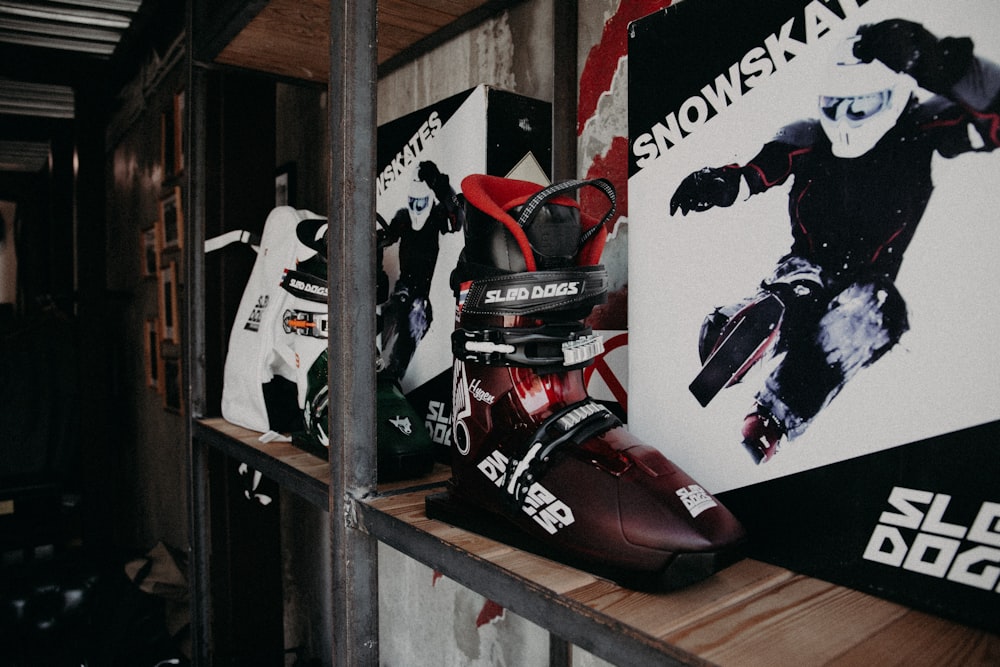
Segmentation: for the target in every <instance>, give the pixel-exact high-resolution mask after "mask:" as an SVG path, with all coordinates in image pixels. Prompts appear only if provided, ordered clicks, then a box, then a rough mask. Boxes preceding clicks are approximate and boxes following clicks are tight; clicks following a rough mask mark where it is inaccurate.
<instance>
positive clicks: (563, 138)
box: [549, 0, 579, 667]
mask: <svg viewBox="0 0 1000 667" xmlns="http://www.w3.org/2000/svg"><path fill="white" fill-rule="evenodd" d="M552 4H553V10H552V11H553V17H552V19H553V30H552V32H553V34H552V49H553V57H552V70H553V71H552V81H553V83H552V87H553V90H552V101H553V103H552V177H553V179H554V180H557V181H558V180H564V179H569V178H577V164H576V161H577V148H576V123H577V118H576V116H577V91H578V89H579V82H578V81H577V76H578V72H577V66H576V58H577V56H576V51H577V44H578V40H579V36H578V30H579V28H578V22H579V7H578V5H577V0H559V1H558V2H554V3H552ZM572 664H573V647H572V645H571V644H570V643H569V642H567V641H566V640H565V639H563V638H561V637H557V636H556V635H554V634H552V633H549V667H570V666H571V665H572Z"/></svg>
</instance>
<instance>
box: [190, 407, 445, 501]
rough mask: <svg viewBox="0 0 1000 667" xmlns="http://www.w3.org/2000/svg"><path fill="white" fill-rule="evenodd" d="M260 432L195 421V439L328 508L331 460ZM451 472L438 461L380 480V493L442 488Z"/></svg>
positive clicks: (216, 420)
mask: <svg viewBox="0 0 1000 667" xmlns="http://www.w3.org/2000/svg"><path fill="white" fill-rule="evenodd" d="M260 436H261V434H260V433H259V432H257V431H251V430H250V429H247V428H243V427H242V426H236V425H235V424H231V423H230V422H227V421H226V420H225V419H223V418H221V417H211V418H206V419H198V420H195V422H194V433H193V437H194V438H195V439H197V440H199V441H200V442H203V443H204V444H206V445H208V446H210V447H212V448H214V449H217V450H219V451H221V452H223V453H224V454H226V455H227V456H229V457H231V458H233V459H236V460H237V461H242V462H245V463H246V464H247V465H249V466H250V467H252V468H254V469H255V470H259V471H260V473H261V474H262V475H264V476H265V477H268V478H269V479H271V480H273V481H275V482H277V483H278V485H279V486H281V487H282V488H284V489H285V490H287V491H290V492H291V493H294V494H296V495H298V496H301V497H302V498H304V499H305V500H308V501H309V502H310V503H312V504H313V505H315V506H316V507H318V508H319V509H321V510H323V511H324V512H325V511H327V510H328V509H329V507H328V504H329V490H330V464H329V463H328V462H327V460H326V459H325V458H322V457H319V456H316V455H314V454H310V453H309V452H306V451H303V450H302V449H299V448H298V447H296V446H295V445H293V444H292V443H290V442H267V443H265V442H261V441H260ZM450 475H451V470H450V468H448V467H447V466H444V465H441V464H436V465H435V466H434V469H433V470H431V472H430V473H429V474H427V475H426V476H424V477H420V478H417V479H411V480H402V481H396V482H387V483H384V484H379V485H378V493H379V495H389V494H393V493H398V492H399V491H401V490H404V489H406V490H412V489H418V488H438V487H440V486H441V485H442V484H444V482H445V481H446V480H447V479H448V477H449V476H450Z"/></svg>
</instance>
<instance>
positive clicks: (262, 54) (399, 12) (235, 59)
mask: <svg viewBox="0 0 1000 667" xmlns="http://www.w3.org/2000/svg"><path fill="white" fill-rule="evenodd" d="M511 4H514V3H513V2H510V1H507V2H498V1H497V0H379V3H378V62H379V64H380V65H381V64H383V63H386V62H387V61H390V60H392V59H394V58H398V57H399V56H400V54H402V53H404V52H406V51H407V50H408V49H411V48H413V47H414V46H415V45H417V44H419V43H420V42H422V41H423V40H428V39H433V38H434V37H435V36H438V37H439V38H440V39H444V38H446V37H447V36H449V35H452V34H453V33H456V32H459V31H460V30H461V29H462V28H463V27H468V26H467V25H466V24H467V23H474V22H475V21H478V20H481V19H482V17H484V16H485V15H487V14H489V13H491V12H496V11H499V10H500V9H502V8H503V7H505V6H508V5H511ZM329 34H330V5H329V1H328V0H270V1H269V2H267V3H266V4H265V5H264V6H263V7H262V8H261V9H260V11H259V12H258V13H257V14H256V15H255V16H253V17H252V18H250V19H249V20H248V21H247V23H246V25H245V26H244V27H243V28H242V29H241V30H239V31H238V32H237V33H236V34H235V36H233V38H232V39H231V40H230V41H229V42H228V43H227V44H225V45H223V46H221V47H220V50H219V53H218V54H214V55H213V54H209V56H210V57H212V59H214V60H215V61H216V62H218V63H221V64H224V65H232V66H235V67H243V68H248V69H253V70H257V71H261V72H268V73H271V74H276V75H278V76H284V77H290V78H294V79H302V80H305V81H312V82H315V83H319V84H323V85H326V84H327V79H328V77H329V71H330V67H329V59H330V44H329Z"/></svg>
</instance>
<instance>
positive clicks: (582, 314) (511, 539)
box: [427, 175, 744, 590]
mask: <svg viewBox="0 0 1000 667" xmlns="http://www.w3.org/2000/svg"><path fill="white" fill-rule="evenodd" d="M584 186H593V187H597V188H599V189H601V190H602V191H603V192H604V193H605V194H606V195H607V196H608V198H609V200H610V201H611V211H609V213H608V215H607V216H605V220H607V219H608V218H609V217H610V215H611V213H612V212H613V210H614V196H615V193H614V189H613V187H612V186H611V184H610V183H609V182H608V181H606V180H603V179H598V180H595V181H568V182H564V183H557V184H555V185H553V186H550V187H548V188H544V189H543V188H541V187H540V186H538V185H536V184H533V183H529V182H525V181H515V180H511V179H503V178H497V177H491V176H483V175H474V176H469V177H468V178H466V179H465V180H464V181H463V183H462V189H463V193H464V195H465V198H466V202H467V210H466V215H467V219H466V228H465V234H466V245H465V250H464V252H463V256H462V258H461V260H460V262H459V266H458V268H456V271H455V274H454V275H453V280H452V284H453V286H454V287H455V288H456V293H457V294H458V295H459V298H458V313H457V328H456V331H455V332H454V334H453V351H454V354H455V368H454V404H453V413H452V414H453V417H452V426H453V434H454V437H453V443H452V449H453V453H452V470H453V477H452V480H451V482H450V484H449V489H448V491H447V492H445V493H442V494H436V495H434V496H431V497H429V498H428V501H427V514H428V516H430V517H432V518H437V519H441V520H444V521H448V522H450V523H454V524H456V525H459V526H462V527H464V528H467V529H470V530H473V531H475V532H479V533H484V534H487V535H489V536H491V537H496V538H498V539H501V540H503V541H506V542H508V543H511V544H514V545H515V546H519V547H522V548H525V549H528V550H531V551H534V552H536V553H541V554H543V555H546V556H548V557H550V558H552V559H554V560H558V561H561V562H564V563H567V564H571V565H574V566H577V567H580V568H582V569H587V570H589V571H591V572H594V573H597V574H601V575H604V576H607V577H609V578H612V579H615V580H617V581H619V582H621V583H623V584H625V585H628V586H631V587H635V588H641V589H649V590H663V589H670V588H676V587H679V586H682V585H685V584H688V583H691V582H694V581H698V580H700V579H703V578H705V577H707V576H709V575H711V574H712V573H714V572H716V571H718V570H719V569H721V568H723V567H725V566H726V565H728V564H730V563H731V562H733V561H734V560H736V559H737V558H738V557H739V552H740V546H741V544H742V542H743V540H744V531H743V528H742V527H741V525H740V524H739V522H738V521H737V520H736V518H735V517H733V515H732V514H730V512H729V511H728V510H727V509H726V508H724V507H723V506H722V504H721V503H720V502H719V501H718V500H716V499H715V498H713V497H712V496H711V495H710V494H709V493H708V492H707V491H706V490H705V489H704V488H703V487H702V486H700V485H699V484H698V483H697V482H696V481H695V480H693V479H692V478H691V477H689V476H688V475H687V474H685V473H684V472H683V471H682V470H680V469H679V468H678V467H677V466H676V465H674V464H673V463H671V462H670V461H669V460H667V459H666V458H665V457H664V456H663V455H662V454H661V453H660V452H659V451H658V450H657V449H655V448H653V447H650V446H649V445H646V444H644V443H643V442H642V441H640V440H639V439H637V438H635V437H633V436H632V435H630V434H629V433H628V431H627V430H626V429H625V428H624V427H623V426H622V424H621V422H620V421H619V420H618V419H617V418H616V417H615V416H614V415H613V414H612V413H611V412H610V411H609V410H608V409H607V408H605V407H604V406H602V405H600V404H599V403H597V402H595V401H594V400H592V399H591V398H590V397H589V396H588V395H587V391H586V387H585V385H584V380H583V370H582V369H583V368H584V367H586V366H587V365H588V364H590V363H591V361H592V360H593V358H594V357H595V356H597V355H598V354H600V353H601V351H602V350H603V344H602V342H601V339H600V337H599V336H594V335H593V333H592V332H591V330H590V329H589V328H588V327H586V326H584V324H583V320H584V318H586V316H587V315H588V314H589V313H590V311H591V310H592V308H593V307H594V306H595V305H597V304H599V303H603V302H604V301H605V300H606V298H607V296H606V292H607V274H606V272H605V270H604V268H603V266H600V265H598V264H597V262H598V261H599V260H600V255H601V251H602V249H603V246H604V242H605V236H606V228H605V226H604V222H605V220H601V221H597V220H595V219H592V218H589V217H588V216H584V215H581V212H580V210H579V208H578V207H577V205H576V202H575V201H573V200H572V199H570V198H568V197H566V196H565V194H566V193H567V192H572V191H575V190H578V189H580V188H581V187H584ZM581 218H582V220H581Z"/></svg>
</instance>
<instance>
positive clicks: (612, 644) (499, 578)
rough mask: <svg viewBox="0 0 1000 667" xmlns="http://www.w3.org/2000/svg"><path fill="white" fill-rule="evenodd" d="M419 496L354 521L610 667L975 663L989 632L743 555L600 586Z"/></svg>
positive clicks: (371, 507) (994, 646)
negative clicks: (677, 577) (708, 571)
mask: <svg viewBox="0 0 1000 667" xmlns="http://www.w3.org/2000/svg"><path fill="white" fill-rule="evenodd" d="M427 493H428V492H427V491H426V490H421V491H413V492H409V493H400V494H396V495H392V496H384V497H379V498H376V499H373V500H371V501H368V502H365V503H362V508H363V511H362V512H361V517H362V519H361V520H362V524H363V527H364V529H365V530H367V531H368V532H370V533H371V534H372V535H374V536H375V537H376V538H377V539H378V540H379V541H381V542H384V543H386V544H388V545H389V546H392V547H393V548H395V549H397V550H399V551H401V552H403V553H406V554H408V555H410V556H411V557H413V558H416V559H417V560H419V561H421V562H423V563H424V564H425V565H427V566H429V567H431V568H434V569H435V570H437V571H439V572H441V573H442V574H444V575H445V576H448V577H449V578H452V579H454V580H455V581H457V582H458V583H460V584H462V585H464V586H468V587H469V588H472V589H473V590H476V591H477V592H479V593H481V594H482V595H484V596H486V597H488V598H489V599H491V600H493V601H495V602H497V603H498V604H500V605H502V606H504V607H505V608H507V609H510V610H511V611H512V612H514V613H516V614H518V615H520V616H522V617H524V618H526V619H527V620H529V621H531V622H533V623H536V624H537V625H539V626H541V627H543V628H546V629H547V630H549V631H550V632H552V633H554V634H556V635H558V636H559V637H562V638H563V639H565V640H567V641H569V642H571V643H573V644H575V645H577V646H579V647H581V648H583V649H584V650H587V651H589V652H591V653H593V654H594V655H597V656H598V657H601V658H603V659H605V660H608V661H611V662H613V663H615V664H621V665H640V664H643V665H650V664H656V665H664V664H683V665H699V664H707V663H711V664H718V665H740V666H746V665H768V666H772V665H801V664H810V665H855V664H878V665H897V664H898V665H917V664H924V665H974V664H975V665H986V664H997V660H998V658H1000V637H997V636H996V635H992V634H990V633H987V632H983V631H979V630H975V629H972V628H968V627H966V626H963V625H959V624H957V623H953V622H950V621H946V620H944V619H941V618H938V617H935V616H931V615H928V614H925V613H922V612H918V611H914V610H912V609H909V608H908V607H904V606H901V605H898V604H895V603H892V602H888V601H886V600H883V599H881V598H876V597H873V596H870V595H867V594H865V593H861V592H859V591H856V590H853V589H848V588H844V587H841V586H836V585H834V584H831V583H828V582H825V581H821V580H819V579H814V578H811V577H806V576H803V575H799V574H796V573H794V572H791V571H789V570H786V569H784V568H780V567H776V566H773V565H769V564H767V563H762V562H760V561H756V560H751V559H746V560H742V561H740V562H738V563H736V564H735V565H733V566H731V567H729V568H727V569H725V570H723V571H722V572H720V573H718V574H717V575H715V576H713V577H711V578H710V579H708V580H706V581H704V582H701V583H699V584H696V585H694V586H691V587H688V588H685V589H683V590H680V591H677V592H673V593H667V594H650V593H640V592H636V591H631V590H628V589H625V588H622V587H620V586H618V585H616V584H614V583H611V582H609V581H607V580H605V579H601V578H599V577H596V576H594V575H591V574H589V573H587V572H582V571H580V570H576V569H573V568H570V567H567V566H565V565H562V564H559V563H555V562H553V561H550V560H547V559H545V558H541V557H539V556H535V555H532V554H529V553H525V552H523V551H519V550H517V549H514V548H513V547H510V546H507V545H505V544H502V543H499V542H495V541H493V540H490V539H488V538H486V537H482V536H480V535H477V534H474V533H470V532H467V531H464V530H462V529H460V528H456V527H454V526H450V525H448V524H445V523H441V522H439V521H435V520H432V519H428V518H427V516H426V514H425V512H424V498H425V496H426V495H427Z"/></svg>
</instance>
